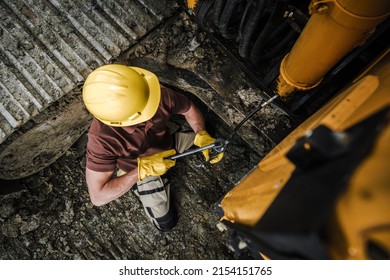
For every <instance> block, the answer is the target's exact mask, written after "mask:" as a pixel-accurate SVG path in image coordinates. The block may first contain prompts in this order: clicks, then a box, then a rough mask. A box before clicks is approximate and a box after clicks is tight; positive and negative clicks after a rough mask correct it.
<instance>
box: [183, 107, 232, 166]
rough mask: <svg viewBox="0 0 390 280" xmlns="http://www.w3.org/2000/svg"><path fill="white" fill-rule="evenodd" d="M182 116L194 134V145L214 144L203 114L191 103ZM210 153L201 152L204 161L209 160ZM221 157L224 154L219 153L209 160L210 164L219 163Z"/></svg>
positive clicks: (208, 151) (207, 151)
mask: <svg viewBox="0 0 390 280" xmlns="http://www.w3.org/2000/svg"><path fill="white" fill-rule="evenodd" d="M183 115H184V117H185V118H186V120H187V122H188V123H189V125H190V126H191V128H192V129H193V130H194V132H195V133H196V136H195V140H194V144H195V145H196V146H198V147H203V146H207V145H209V144H212V143H214V142H215V139H214V138H213V137H211V136H210V135H209V134H208V133H207V131H206V125H205V122H204V118H203V114H202V112H201V111H200V110H199V109H198V108H197V107H196V106H195V104H194V103H192V105H191V107H190V109H189V110H188V111H187V112H186V113H185V114H183ZM210 151H211V149H207V150H203V151H202V153H203V155H204V157H205V159H206V161H209V160H210ZM223 155H224V153H219V154H218V155H217V156H216V157H214V158H213V159H211V160H210V163H212V164H214V163H217V162H219V161H220V160H221V159H222V158H223Z"/></svg>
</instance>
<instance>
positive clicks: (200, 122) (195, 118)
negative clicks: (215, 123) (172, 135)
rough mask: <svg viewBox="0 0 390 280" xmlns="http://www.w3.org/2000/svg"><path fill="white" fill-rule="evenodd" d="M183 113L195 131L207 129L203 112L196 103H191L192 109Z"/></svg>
mask: <svg viewBox="0 0 390 280" xmlns="http://www.w3.org/2000/svg"><path fill="white" fill-rule="evenodd" d="M183 115H184V117H185V118H186V120H187V122H188V124H189V125H190V126H191V128H192V129H193V130H194V132H195V133H198V132H199V131H202V130H205V129H206V125H205V122H204V118H203V114H202V112H201V111H200V110H199V109H198V107H196V105H195V104H194V103H191V107H190V109H189V110H188V111H187V112H186V113H184V114H183Z"/></svg>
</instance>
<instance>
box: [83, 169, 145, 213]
mask: <svg viewBox="0 0 390 280" xmlns="http://www.w3.org/2000/svg"><path fill="white" fill-rule="evenodd" d="M113 174H114V172H112V171H110V172H97V171H93V170H91V169H89V168H86V180H87V186H88V192H89V196H90V198H91V202H92V204H93V205H95V206H102V205H104V204H107V203H109V202H111V201H113V200H115V199H117V198H118V197H120V196H122V195H123V194H125V193H126V192H128V191H129V190H130V188H131V187H132V186H133V185H134V184H136V183H137V181H138V171H137V169H136V168H135V169H133V170H132V171H130V172H128V173H126V174H125V175H123V176H120V177H117V178H112V175H113Z"/></svg>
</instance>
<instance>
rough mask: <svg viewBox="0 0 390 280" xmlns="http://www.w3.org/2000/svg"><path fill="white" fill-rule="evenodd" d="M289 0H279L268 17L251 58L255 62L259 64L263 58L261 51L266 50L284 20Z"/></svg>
mask: <svg viewBox="0 0 390 280" xmlns="http://www.w3.org/2000/svg"><path fill="white" fill-rule="evenodd" d="M288 2H289V0H278V1H277V2H276V4H275V7H274V8H273V10H272V13H271V16H270V18H269V19H268V21H267V23H266V25H265V27H264V29H263V30H262V32H261V34H260V36H259V37H258V38H257V39H256V41H255V43H254V45H253V48H252V51H251V56H250V60H251V62H252V63H253V64H258V63H259V62H260V59H261V53H262V51H263V50H264V48H265V46H266V44H267V42H268V39H269V37H270V35H271V33H272V32H273V31H274V30H275V29H276V28H277V26H278V24H280V22H281V21H282V20H283V13H284V11H285V10H286V8H287V5H288Z"/></svg>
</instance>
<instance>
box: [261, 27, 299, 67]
mask: <svg viewBox="0 0 390 280" xmlns="http://www.w3.org/2000/svg"><path fill="white" fill-rule="evenodd" d="M296 35H297V33H296V32H295V31H294V30H290V31H289V32H288V33H287V34H286V35H285V36H283V38H282V39H281V40H280V41H279V42H278V43H277V44H275V45H273V46H272V48H269V49H268V50H266V49H264V51H263V53H262V55H261V57H260V60H263V61H264V60H267V59H270V58H272V57H274V56H275V55H277V54H279V53H281V52H282V51H283V49H284V48H285V47H286V46H287V45H288V43H289V42H291V40H293V39H294V37H295V36H296Z"/></svg>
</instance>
